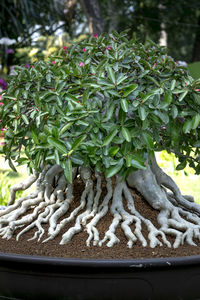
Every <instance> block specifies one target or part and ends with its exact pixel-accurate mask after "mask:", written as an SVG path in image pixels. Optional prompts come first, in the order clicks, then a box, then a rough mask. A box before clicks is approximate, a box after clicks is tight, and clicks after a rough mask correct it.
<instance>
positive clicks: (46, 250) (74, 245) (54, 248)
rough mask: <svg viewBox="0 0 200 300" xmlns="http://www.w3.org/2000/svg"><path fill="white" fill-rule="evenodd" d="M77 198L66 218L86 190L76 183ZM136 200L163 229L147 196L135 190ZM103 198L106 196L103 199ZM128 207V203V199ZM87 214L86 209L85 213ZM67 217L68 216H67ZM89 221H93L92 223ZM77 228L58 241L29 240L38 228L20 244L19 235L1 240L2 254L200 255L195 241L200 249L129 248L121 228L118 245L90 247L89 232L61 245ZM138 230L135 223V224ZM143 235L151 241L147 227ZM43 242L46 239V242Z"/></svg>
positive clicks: (105, 224) (106, 221)
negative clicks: (87, 244)
mask: <svg viewBox="0 0 200 300" xmlns="http://www.w3.org/2000/svg"><path fill="white" fill-rule="evenodd" d="M74 185H75V186H74V199H73V203H72V205H71V208H70V210H69V211H68V213H67V214H66V216H69V215H70V212H71V211H72V210H73V209H74V208H75V207H77V206H78V205H79V204H80V196H81V193H82V191H83V188H84V186H83V184H82V183H81V182H78V181H76V182H75V184H74ZM131 192H132V195H133V197H134V201H135V207H136V209H137V210H138V211H139V212H140V213H141V215H142V216H144V217H145V218H148V219H149V220H151V221H152V223H153V224H154V225H155V226H156V227H157V228H159V226H158V225H157V221H156V216H157V214H158V212H157V211H156V210H154V209H152V208H151V206H150V205H149V204H148V203H147V202H146V201H145V200H144V199H143V197H142V196H141V195H140V194H139V193H138V192H137V191H136V190H131ZM105 193H106V190H105V183H104V189H103V195H105ZM103 195H102V196H103ZM124 206H125V208H126V209H127V210H128V208H127V207H126V203H125V200H124ZM83 211H84V210H83ZM66 216H65V217H66ZM112 219H113V217H112V216H111V214H110V213H109V212H108V213H107V215H106V216H104V217H103V219H101V221H99V223H98V224H97V228H98V230H99V233H100V238H101V239H102V238H103V236H104V232H105V231H106V230H107V229H108V228H109V226H110V224H111V222H112ZM88 222H89V220H88ZM73 225H74V221H73V222H70V223H68V224H67V225H66V227H65V228H64V229H63V230H62V231H61V232H60V234H59V235H58V236H57V237H55V238H54V240H51V241H48V242H46V243H42V242H41V241H40V242H38V241H37V240H32V241H27V240H28V239H30V238H31V237H32V236H33V235H34V232H35V230H36V229H32V230H30V231H28V232H27V233H25V234H23V235H22V236H21V237H20V239H19V241H16V234H17V233H18V232H16V234H15V235H14V236H13V237H12V238H11V239H10V240H6V239H2V238H0V252H2V253H15V254H27V255H37V256H38V255H39V256H51V257H65V258H83V259H138V258H140V259H142V258H152V257H153V258H158V257H175V256H191V255H199V254H200V241H198V240H195V243H196V244H197V246H190V245H188V244H186V243H184V245H181V246H179V247H178V248H177V249H174V248H173V247H171V248H168V247H167V246H166V245H163V246H157V247H155V248H150V247H149V246H147V247H142V245H141V243H140V242H139V241H137V242H136V243H135V244H134V245H133V247H132V248H131V249H129V248H128V247H127V239H126V237H125V235H124V232H123V230H122V229H121V227H120V226H118V228H117V230H116V235H117V237H118V238H119V239H120V242H119V243H118V244H115V245H114V246H113V247H111V248H109V247H107V246H106V242H105V244H103V245H102V247H99V246H93V244H92V242H91V245H90V247H87V246H86V240H87V238H88V234H87V232H86V231H85V230H83V231H82V232H80V233H78V234H76V235H75V236H74V237H73V238H72V240H71V241H70V242H69V243H68V244H65V245H60V244H59V243H60V241H61V239H62V235H63V234H64V233H65V232H66V231H67V229H68V228H70V227H71V226H73ZM43 228H44V229H45V234H44V236H43V239H45V238H46V237H47V233H46V232H47V231H48V226H47V225H45V224H44V225H43ZM131 228H132V229H133V230H134V224H133V225H131ZM142 233H143V235H144V237H145V238H146V239H147V241H148V245H149V240H148V231H147V228H146V226H145V225H144V224H143V225H142ZM167 238H168V240H169V241H170V242H171V243H172V244H173V241H174V237H170V236H167ZM43 239H42V240H43Z"/></svg>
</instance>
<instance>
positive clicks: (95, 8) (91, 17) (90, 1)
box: [80, 0, 104, 34]
mask: <svg viewBox="0 0 200 300" xmlns="http://www.w3.org/2000/svg"><path fill="white" fill-rule="evenodd" d="M80 2H81V5H82V7H83V10H84V12H85V15H86V17H87V19H88V26H89V32H90V34H94V33H98V34H100V33H102V32H103V31H104V22H103V19H102V16H101V9H100V5H99V2H98V0H80Z"/></svg>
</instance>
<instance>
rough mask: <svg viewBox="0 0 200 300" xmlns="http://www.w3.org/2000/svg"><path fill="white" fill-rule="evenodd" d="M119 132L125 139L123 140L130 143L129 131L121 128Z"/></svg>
mask: <svg viewBox="0 0 200 300" xmlns="http://www.w3.org/2000/svg"><path fill="white" fill-rule="evenodd" d="M121 132H122V135H123V137H124V138H125V140H126V141H127V142H130V141H131V135H130V132H129V130H128V129H127V128H126V127H122V130H121Z"/></svg>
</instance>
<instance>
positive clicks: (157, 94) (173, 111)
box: [0, 32, 200, 181]
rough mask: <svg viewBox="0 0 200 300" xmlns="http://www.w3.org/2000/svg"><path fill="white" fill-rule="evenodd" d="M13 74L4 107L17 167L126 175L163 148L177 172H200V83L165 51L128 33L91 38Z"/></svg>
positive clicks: (8, 150) (9, 154) (0, 113)
mask: <svg viewBox="0 0 200 300" xmlns="http://www.w3.org/2000/svg"><path fill="white" fill-rule="evenodd" d="M15 73H16V75H14V76H12V77H11V78H10V83H9V85H8V88H7V91H6V92H5V94H4V95H3V103H4V105H2V106H1V108H0V119H1V126H2V127H5V128H6V129H7V130H6V132H5V145H4V147H3V150H2V152H3V153H4V154H5V156H6V159H8V160H9V162H10V166H11V167H12V168H14V166H13V164H12V160H14V161H16V162H18V163H19V165H21V164H27V165H28V167H29V169H30V170H32V169H36V170H40V166H41V163H42V162H45V164H55V163H57V164H61V165H62V167H63V168H64V169H65V175H66V177H67V179H68V180H69V181H71V180H72V175H71V170H72V167H73V166H80V165H85V166H90V167H94V166H95V167H96V168H97V170H98V171H100V172H104V173H105V174H106V176H107V177H111V176H113V175H115V174H120V175H121V176H124V177H126V176H127V175H128V174H129V172H132V171H135V170H137V169H145V162H146V161H147V160H148V157H149V155H152V154H153V152H154V151H160V150H162V149H166V150H168V151H169V152H171V151H172V152H174V153H175V154H176V155H177V156H178V157H179V160H180V164H179V166H178V168H179V169H181V168H184V167H185V165H186V163H187V162H189V164H190V166H191V167H193V168H194V169H195V170H196V172H197V173H200V165H199V164H198V162H199V146H200V131H199V130H198V128H199V124H200V96H199V92H200V89H199V84H200V81H199V80H196V81H195V80H194V79H193V78H192V77H191V76H189V74H188V72H187V70H186V69H185V68H183V67H181V66H178V65H177V63H176V62H175V61H174V60H173V59H172V58H171V57H169V56H168V55H167V54H166V49H165V48H162V47H160V46H158V45H156V44H153V43H152V42H149V44H148V45H147V46H144V45H143V44H141V43H139V42H138V41H137V40H135V39H132V40H128V39H127V36H126V33H125V32H123V33H121V34H118V33H116V32H113V33H112V34H109V35H106V34H102V35H100V36H99V37H98V36H97V35H94V36H91V37H89V38H87V39H85V40H84V41H82V42H80V43H78V44H74V45H72V46H70V47H69V48H68V49H66V47H65V49H60V50H59V52H58V53H57V54H56V55H54V56H53V57H51V58H50V59H49V62H44V61H39V62H37V63H36V64H35V65H34V66H28V67H27V66H26V67H23V66H20V67H16V68H15ZM23 147H24V148H25V157H24V156H22V153H21V150H22V148H23ZM191 154H192V155H191Z"/></svg>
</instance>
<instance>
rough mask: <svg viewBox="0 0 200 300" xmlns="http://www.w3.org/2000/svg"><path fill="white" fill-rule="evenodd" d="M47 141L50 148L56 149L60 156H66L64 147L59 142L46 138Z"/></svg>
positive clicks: (52, 138)
mask: <svg viewBox="0 0 200 300" xmlns="http://www.w3.org/2000/svg"><path fill="white" fill-rule="evenodd" d="M47 141H48V143H49V144H50V145H51V146H53V147H55V148H56V149H58V151H59V152H61V153H62V154H67V149H66V146H65V145H64V144H63V143H62V142H61V141H60V140H57V139H55V138H54V137H48V138H47Z"/></svg>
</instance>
